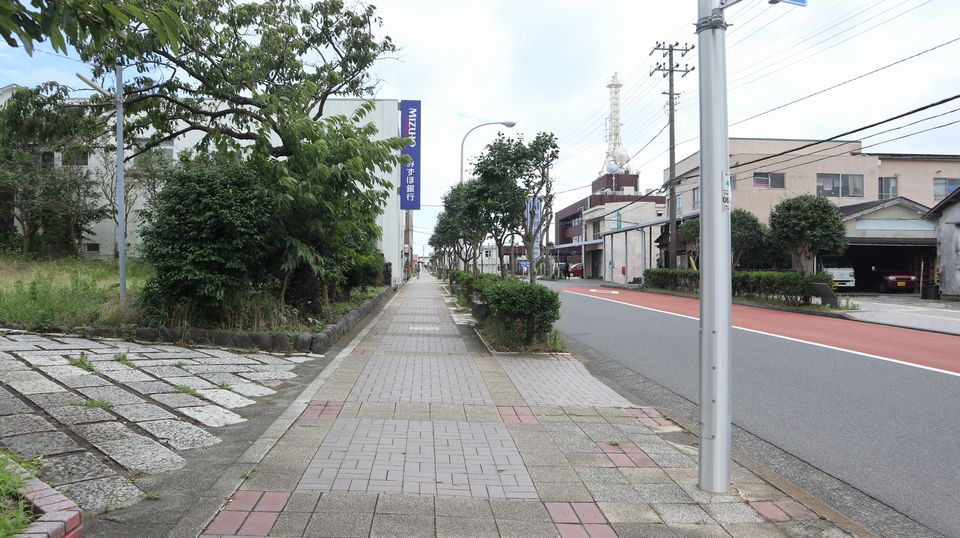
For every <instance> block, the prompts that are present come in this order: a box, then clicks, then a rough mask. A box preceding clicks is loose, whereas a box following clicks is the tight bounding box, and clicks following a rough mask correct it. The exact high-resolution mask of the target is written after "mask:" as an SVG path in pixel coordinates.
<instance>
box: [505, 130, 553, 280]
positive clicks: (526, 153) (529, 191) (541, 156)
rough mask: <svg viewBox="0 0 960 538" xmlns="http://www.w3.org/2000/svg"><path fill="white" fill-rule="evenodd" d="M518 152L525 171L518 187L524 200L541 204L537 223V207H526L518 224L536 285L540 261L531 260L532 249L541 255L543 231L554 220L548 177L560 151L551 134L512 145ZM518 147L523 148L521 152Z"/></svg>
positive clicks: (551, 180) (531, 277) (531, 274)
mask: <svg viewBox="0 0 960 538" xmlns="http://www.w3.org/2000/svg"><path fill="white" fill-rule="evenodd" d="M515 147H516V148H517V151H522V153H521V155H523V157H524V159H523V161H524V164H525V167H524V168H525V170H524V174H523V175H522V176H521V178H520V186H521V188H522V189H523V194H524V199H525V200H539V201H540V203H541V204H542V205H541V207H542V209H541V212H542V213H541V215H542V217H541V218H540V219H539V221H538V220H537V219H536V218H535V217H536V204H533V203H531V204H525V205H526V206H528V207H526V208H525V209H524V213H525V215H524V218H523V219H522V220H521V222H520V226H521V227H520V229H519V230H518V231H520V235H521V236H522V237H523V243H524V246H525V247H526V250H527V259H528V260H530V283H531V284H532V283H534V282H536V279H537V274H536V273H537V272H536V265H537V263H538V262H539V261H540V260H538V259H534V258H535V256H534V245H535V244H537V243H539V244H540V247H541V248H540V252H541V253H543V252H544V249H543V241H544V239H545V236H546V233H545V232H546V230H548V229H549V228H550V223H551V221H552V220H553V198H554V194H553V178H551V177H550V169H551V168H552V167H553V163H555V162H556V161H557V159H558V158H560V148H559V146H557V139H556V137H555V136H554V135H553V133H538V134H537V136H536V137H535V138H534V139H533V140H532V141H530V143H528V144H524V143H523V141H522V140H519V141H517V142H515ZM521 147H522V148H523V149H522V150H521Z"/></svg>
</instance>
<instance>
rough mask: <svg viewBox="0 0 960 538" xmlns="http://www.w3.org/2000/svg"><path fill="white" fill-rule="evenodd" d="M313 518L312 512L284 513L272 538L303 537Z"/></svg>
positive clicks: (276, 523) (275, 527)
mask: <svg viewBox="0 0 960 538" xmlns="http://www.w3.org/2000/svg"><path fill="white" fill-rule="evenodd" d="M312 516H313V514H312V513H310V512H283V513H281V514H280V515H279V517H277V520H276V521H275V522H274V523H273V528H272V529H270V536H281V537H283V538H289V537H291V536H303V532H304V531H305V530H306V529H307V524H308V523H309V522H310V518H311V517H312ZM201 536H203V535H201Z"/></svg>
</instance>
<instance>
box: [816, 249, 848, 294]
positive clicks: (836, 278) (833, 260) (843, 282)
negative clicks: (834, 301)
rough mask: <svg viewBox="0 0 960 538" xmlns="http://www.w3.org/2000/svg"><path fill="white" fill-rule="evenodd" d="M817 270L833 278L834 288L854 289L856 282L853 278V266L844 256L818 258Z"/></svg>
mask: <svg viewBox="0 0 960 538" xmlns="http://www.w3.org/2000/svg"><path fill="white" fill-rule="evenodd" d="M817 269H818V270H819V271H821V272H824V273H828V274H829V275H830V276H832V277H833V287H834V288H850V289H852V288H854V287H856V285H857V281H856V280H855V279H854V278H853V264H852V263H850V260H848V259H847V258H845V257H844V256H834V255H827V256H820V258H818V259H817Z"/></svg>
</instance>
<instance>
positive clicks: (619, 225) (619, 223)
mask: <svg viewBox="0 0 960 538" xmlns="http://www.w3.org/2000/svg"><path fill="white" fill-rule="evenodd" d="M620 228H623V215H621V214H620V210H619V209H618V210H617V229H618V230H619V229H620Z"/></svg>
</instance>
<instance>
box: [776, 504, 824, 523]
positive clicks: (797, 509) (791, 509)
mask: <svg viewBox="0 0 960 538" xmlns="http://www.w3.org/2000/svg"><path fill="white" fill-rule="evenodd" d="M775 504H776V505H777V506H779V507H780V508H781V509H782V510H783V511H784V512H786V513H788V514H790V517H792V518H794V519H801V520H802V519H820V516H818V515H817V514H816V513H815V512H813V511H812V510H810V509H809V508H807V507H806V506H804V505H802V504H800V503H798V502H797V501H795V500H793V499H783V500H780V501H776V503H775Z"/></svg>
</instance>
